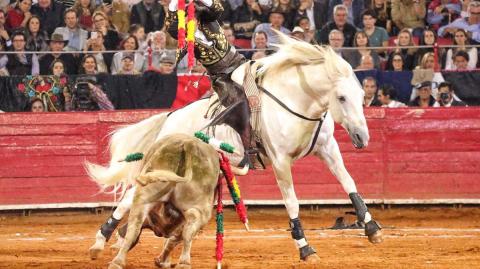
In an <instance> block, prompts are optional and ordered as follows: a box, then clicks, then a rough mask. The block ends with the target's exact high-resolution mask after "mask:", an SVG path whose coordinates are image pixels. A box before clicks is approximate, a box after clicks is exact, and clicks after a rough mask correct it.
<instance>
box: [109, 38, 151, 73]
mask: <svg viewBox="0 0 480 269" xmlns="http://www.w3.org/2000/svg"><path fill="white" fill-rule="evenodd" d="M120 49H121V50H126V51H128V54H125V52H121V51H120V52H117V53H115V54H114V55H113V60H112V67H111V68H110V72H111V73H112V74H116V73H118V72H119V70H120V68H121V67H122V66H123V65H124V64H123V59H124V58H125V56H128V57H131V58H133V69H134V70H135V71H136V72H137V73H140V72H142V71H143V66H144V64H145V62H144V61H145V57H144V55H143V53H142V52H141V51H137V50H138V41H137V38H136V37H135V36H133V35H131V36H127V37H126V38H125V39H124V40H123V41H122V44H121V45H120ZM134 50H135V52H133V51H134Z"/></svg>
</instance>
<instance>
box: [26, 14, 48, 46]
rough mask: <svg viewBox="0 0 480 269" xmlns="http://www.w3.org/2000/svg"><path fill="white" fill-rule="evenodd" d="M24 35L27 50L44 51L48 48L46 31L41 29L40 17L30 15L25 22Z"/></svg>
mask: <svg viewBox="0 0 480 269" xmlns="http://www.w3.org/2000/svg"><path fill="white" fill-rule="evenodd" d="M25 36H26V37H27V45H26V50H27V51H46V50H48V44H47V39H48V36H47V33H46V32H45V31H43V30H42V26H41V24H40V19H39V18H38V17H37V16H32V17H30V19H29V20H28V22H27V29H25Z"/></svg>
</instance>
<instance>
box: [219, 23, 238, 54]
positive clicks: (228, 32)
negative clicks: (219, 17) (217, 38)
mask: <svg viewBox="0 0 480 269" xmlns="http://www.w3.org/2000/svg"><path fill="white" fill-rule="evenodd" d="M222 29H223V33H224V34H225V38H226V39H227V42H228V43H229V44H230V45H232V47H235V48H236V49H241V48H240V47H238V46H236V45H235V34H234V33H233V29H232V27H230V26H228V25H223V26H222Z"/></svg>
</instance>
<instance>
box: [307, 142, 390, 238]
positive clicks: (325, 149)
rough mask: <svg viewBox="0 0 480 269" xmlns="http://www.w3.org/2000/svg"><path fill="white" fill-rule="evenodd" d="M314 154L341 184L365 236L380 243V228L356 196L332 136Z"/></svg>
mask: <svg viewBox="0 0 480 269" xmlns="http://www.w3.org/2000/svg"><path fill="white" fill-rule="evenodd" d="M314 153H315V155H316V156H317V157H319V158H320V159H323V160H324V162H325V163H326V164H327V166H328V168H329V169H330V171H331V172H332V174H333V175H335V177H336V178H337V180H338V181H339V182H340V184H342V187H343V189H344V190H345V192H346V193H347V194H348V196H349V197H350V200H351V201H352V204H353V207H354V208H355V213H356V215H357V219H358V221H359V222H361V223H364V224H365V235H366V236H368V240H369V241H370V242H372V243H380V242H382V241H383V237H382V232H381V229H382V227H381V226H380V224H378V223H377V222H376V221H375V220H374V219H373V218H372V215H371V214H370V212H368V208H367V205H366V204H365V202H364V201H363V199H362V197H361V196H360V194H358V192H357V187H356V186H355V182H354V181H353V178H352V177H351V176H350V174H349V173H348V171H347V169H346V168H345V165H344V163H343V159H342V155H341V154H340V149H339V147H338V144H337V141H336V140H335V138H334V137H333V136H332V137H330V138H329V139H328V141H327V143H325V144H323V145H321V146H320V147H318V150H315V152H314Z"/></svg>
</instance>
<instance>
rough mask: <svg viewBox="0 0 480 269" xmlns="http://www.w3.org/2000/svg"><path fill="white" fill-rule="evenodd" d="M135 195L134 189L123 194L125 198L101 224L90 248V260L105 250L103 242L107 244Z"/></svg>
mask: <svg viewBox="0 0 480 269" xmlns="http://www.w3.org/2000/svg"><path fill="white" fill-rule="evenodd" d="M134 193H135V187H133V188H130V189H129V190H127V192H126V193H125V196H124V197H123V199H122V200H121V201H120V203H119V204H118V206H117V208H116V209H115V211H114V212H113V214H112V216H111V217H110V218H108V219H107V221H106V222H105V223H104V224H102V226H101V227H100V229H99V230H98V231H97V234H96V235H95V243H94V244H93V245H92V246H91V247H90V249H89V251H90V258H91V259H96V258H98V256H99V255H100V253H101V252H102V251H103V249H104V248H105V242H107V241H108V240H109V239H110V237H111V236H112V234H113V232H114V231H115V229H116V228H117V226H118V224H120V220H121V219H122V218H123V216H124V215H125V214H126V213H127V212H128V211H129V210H130V207H131V205H132V202H133V194H134Z"/></svg>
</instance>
